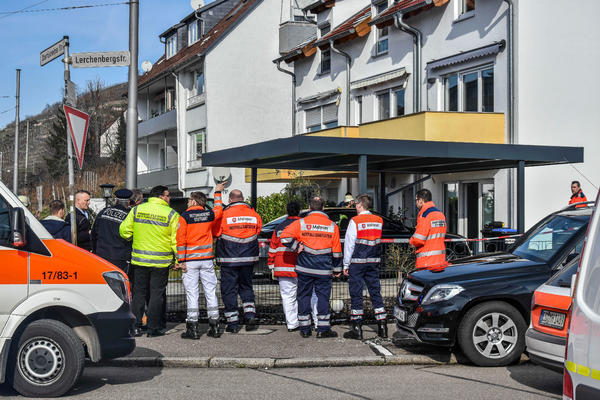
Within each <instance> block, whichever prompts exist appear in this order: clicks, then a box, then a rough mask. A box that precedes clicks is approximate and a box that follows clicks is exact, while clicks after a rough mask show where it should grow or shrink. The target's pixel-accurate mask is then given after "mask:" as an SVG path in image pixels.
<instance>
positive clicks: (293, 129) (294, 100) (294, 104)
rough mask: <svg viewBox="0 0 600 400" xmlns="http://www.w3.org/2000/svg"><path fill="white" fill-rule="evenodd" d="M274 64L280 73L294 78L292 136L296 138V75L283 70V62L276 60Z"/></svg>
mask: <svg viewBox="0 0 600 400" xmlns="http://www.w3.org/2000/svg"><path fill="white" fill-rule="evenodd" d="M273 62H274V63H275V65H277V69H278V70H279V71H281V72H283V73H284V74H288V75H290V76H291V77H292V136H296V74H295V73H294V72H292V71H288V70H287V69H283V68H281V60H275V61H273Z"/></svg>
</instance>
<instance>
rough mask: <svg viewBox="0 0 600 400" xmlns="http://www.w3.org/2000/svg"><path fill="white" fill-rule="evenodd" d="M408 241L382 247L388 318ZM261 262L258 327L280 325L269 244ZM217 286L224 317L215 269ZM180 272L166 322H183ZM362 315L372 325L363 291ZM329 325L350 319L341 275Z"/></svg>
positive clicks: (407, 258)
mask: <svg viewBox="0 0 600 400" xmlns="http://www.w3.org/2000/svg"><path fill="white" fill-rule="evenodd" d="M406 242H407V240H406V241H405V240H402V243H382V244H381V246H382V262H381V264H380V270H379V279H380V281H381V295H382V296H383V300H384V304H385V308H386V310H387V311H388V316H391V315H393V308H394V299H395V297H396V295H397V294H398V288H399V283H400V281H401V280H402V279H401V278H402V276H403V275H405V274H406V273H407V272H409V271H411V270H412V269H413V268H414V265H415V256H414V250H412V249H409V248H408V243H406ZM260 246H261V247H260V260H259V262H258V263H257V264H256V265H255V267H254V274H253V287H254V297H255V299H254V302H255V305H256V312H257V317H258V319H259V320H260V322H261V323H263V324H265V323H268V324H283V323H285V315H284V313H283V308H282V305H281V295H280V293H279V283H278V282H277V281H276V280H273V279H271V271H270V270H269V268H268V267H267V262H266V261H267V252H268V242H266V241H262V240H261V242H260ZM215 270H216V274H217V278H218V283H217V297H218V298H219V307H220V308H221V315H223V311H222V310H223V307H224V306H223V301H222V299H221V287H220V281H221V279H220V278H221V272H220V269H219V267H218V266H216V267H215ZM181 274H182V273H181V271H172V272H171V274H170V276H169V283H168V286H167V313H168V316H169V319H171V320H174V321H183V320H185V316H186V299H185V289H184V288H183V283H182V281H181ZM238 301H239V306H240V315H242V314H241V313H242V310H241V301H240V300H239V299H238ZM363 301H364V313H365V314H364V315H365V320H366V321H374V320H375V317H374V314H373V307H372V306H371V301H370V297H369V293H368V290H367V288H366V287H364V288H363ZM199 308H200V318H201V319H206V318H207V316H206V299H205V297H204V293H203V291H202V285H200V298H199ZM330 308H331V321H332V323H343V322H347V321H348V320H349V317H350V294H349V291H348V278H347V277H344V276H343V275H342V276H341V277H340V278H334V279H333V284H332V290H331V298H330Z"/></svg>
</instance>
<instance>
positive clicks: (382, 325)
mask: <svg viewBox="0 0 600 400" xmlns="http://www.w3.org/2000/svg"><path fill="white" fill-rule="evenodd" d="M377 336H379V337H380V338H382V339H387V337H388V330H387V321H386V320H385V319H384V320H383V321H377Z"/></svg>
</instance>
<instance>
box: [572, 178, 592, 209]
mask: <svg viewBox="0 0 600 400" xmlns="http://www.w3.org/2000/svg"><path fill="white" fill-rule="evenodd" d="M586 201H588V200H587V197H585V194H583V190H581V184H580V183H579V181H573V182H571V199H570V200H569V205H571V204H575V203H583V202H586ZM582 206H583V207H585V205H582ZM579 207H581V206H579Z"/></svg>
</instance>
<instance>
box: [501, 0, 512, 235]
mask: <svg viewBox="0 0 600 400" xmlns="http://www.w3.org/2000/svg"><path fill="white" fill-rule="evenodd" d="M503 1H504V2H506V4H508V88H507V89H508V130H509V131H508V141H509V143H510V144H514V143H515V96H514V93H515V53H514V51H515V50H514V48H515V46H514V4H513V0H503ZM513 179H514V178H513V171H509V173H508V193H507V197H508V199H509V201H508V210H507V220H508V221H509V224H511V225H512V220H513V216H512V207H511V204H512V199H513Z"/></svg>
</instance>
